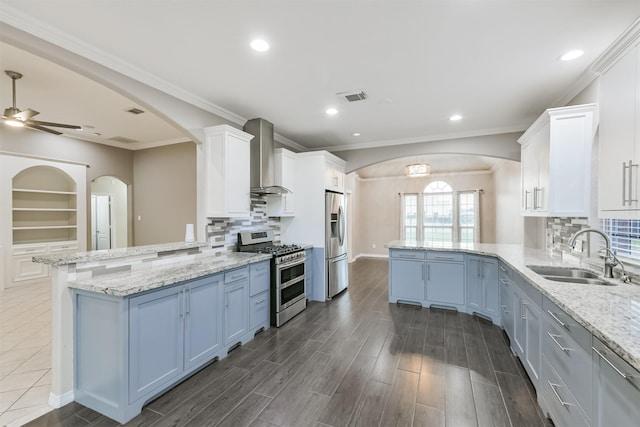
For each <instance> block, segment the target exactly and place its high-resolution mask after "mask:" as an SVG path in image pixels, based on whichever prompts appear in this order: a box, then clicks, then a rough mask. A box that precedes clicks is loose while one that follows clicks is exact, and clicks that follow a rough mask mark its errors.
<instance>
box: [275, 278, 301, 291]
mask: <svg viewBox="0 0 640 427" xmlns="http://www.w3.org/2000/svg"><path fill="white" fill-rule="evenodd" d="M303 280H304V276H298V277H296V278H295V279H292V280H289V281H288V282H286V283H281V284H280V288H279V289H280V290H282V289H286V288H288V287H289V286H293V285H295V284H297V283H298V282H302V281H303Z"/></svg>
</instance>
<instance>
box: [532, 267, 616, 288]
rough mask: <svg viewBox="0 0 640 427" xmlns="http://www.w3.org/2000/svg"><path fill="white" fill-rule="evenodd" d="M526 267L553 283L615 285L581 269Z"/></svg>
mask: <svg viewBox="0 0 640 427" xmlns="http://www.w3.org/2000/svg"><path fill="white" fill-rule="evenodd" d="M527 267H529V269H530V270H531V271H533V272H534V273H536V274H539V275H540V276H542V277H544V278H545V279H547V280H552V281H554V282H563V283H574V284H575V283H579V284H584V285H602V286H615V283H613V282H610V281H607V280H603V279H601V278H599V277H598V275H597V274H595V273H594V272H592V271H589V270H585V269H583V268H571V267H554V266H547V265H528V266H527Z"/></svg>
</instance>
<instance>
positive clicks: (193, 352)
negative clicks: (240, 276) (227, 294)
mask: <svg viewBox="0 0 640 427" xmlns="http://www.w3.org/2000/svg"><path fill="white" fill-rule="evenodd" d="M185 305H186V307H185V318H184V321H185V338H184V344H185V354H184V357H185V359H184V368H185V370H188V369H190V368H192V367H194V366H196V365H200V364H201V363H202V362H205V361H207V360H210V359H212V358H213V357H215V356H216V355H217V354H218V352H219V351H220V349H221V348H222V334H221V333H220V331H221V330H222V327H221V325H222V321H223V319H222V311H221V310H212V309H211V307H220V306H221V305H222V275H216V276H213V277H211V278H207V279H200V280H195V281H193V282H191V283H189V284H188V285H186V288H185Z"/></svg>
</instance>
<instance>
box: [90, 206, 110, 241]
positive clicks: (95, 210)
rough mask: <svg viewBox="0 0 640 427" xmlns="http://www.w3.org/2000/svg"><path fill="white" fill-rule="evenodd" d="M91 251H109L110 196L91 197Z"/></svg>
mask: <svg viewBox="0 0 640 427" xmlns="http://www.w3.org/2000/svg"><path fill="white" fill-rule="evenodd" d="M91 231H92V236H93V239H92V249H93V250H100V249H111V196H109V195H99V194H93V195H91Z"/></svg>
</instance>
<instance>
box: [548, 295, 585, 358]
mask: <svg viewBox="0 0 640 427" xmlns="http://www.w3.org/2000/svg"><path fill="white" fill-rule="evenodd" d="M542 309H543V311H544V312H545V315H546V316H549V320H550V321H551V322H552V323H555V325H557V326H558V327H559V328H560V329H562V330H564V331H565V332H566V333H567V334H568V335H569V336H570V337H571V338H573V339H574V340H575V341H576V342H577V343H578V344H579V345H580V347H582V348H583V349H584V350H585V351H586V352H587V353H591V333H590V332H589V331H587V330H586V329H585V328H584V327H583V326H582V325H579V324H578V323H577V322H576V321H575V320H574V319H573V318H572V317H571V316H569V315H568V314H567V313H565V312H564V311H563V310H562V309H561V308H560V307H558V306H557V305H555V304H554V303H552V302H551V301H549V299H548V298H544V301H543V303H542Z"/></svg>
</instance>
